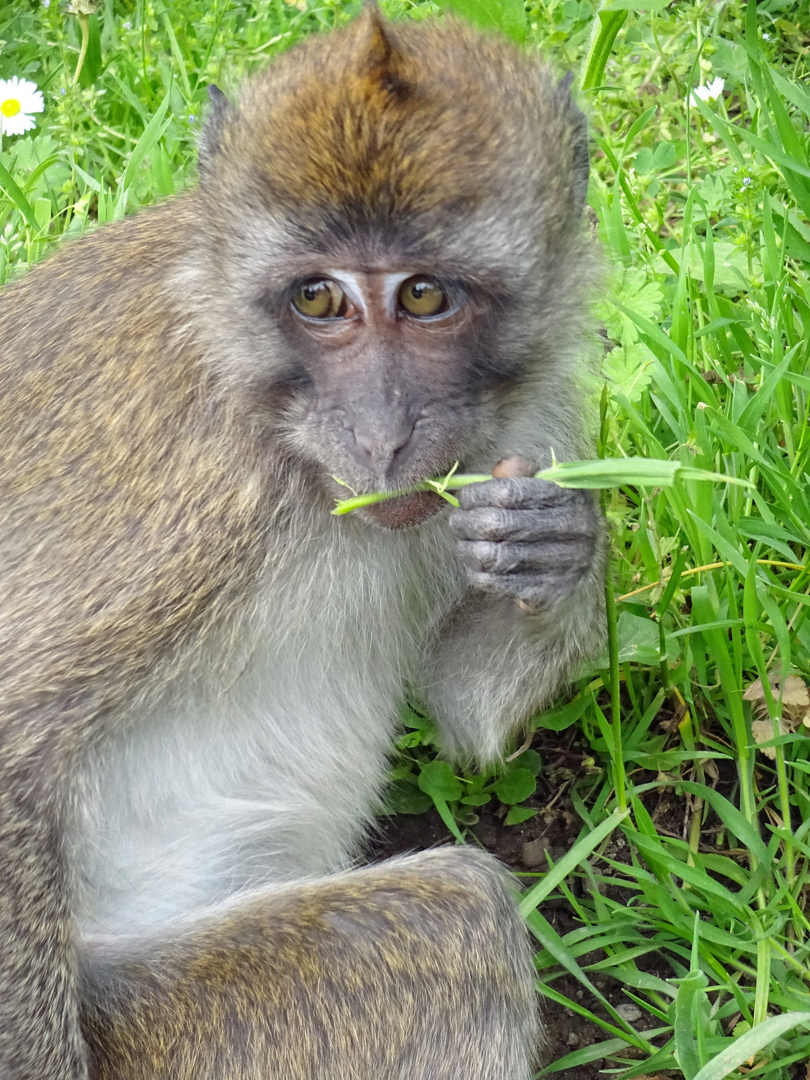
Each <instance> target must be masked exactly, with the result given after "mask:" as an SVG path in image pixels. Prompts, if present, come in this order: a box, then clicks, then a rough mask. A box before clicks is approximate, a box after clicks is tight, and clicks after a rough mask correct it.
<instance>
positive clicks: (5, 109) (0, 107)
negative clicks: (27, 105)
mask: <svg viewBox="0 0 810 1080" xmlns="http://www.w3.org/2000/svg"><path fill="white" fill-rule="evenodd" d="M21 111H22V105H21V104H20V103H19V101H17V99H16V98H13V97H10V98H6V99H5V101H0V113H2V115H3V116H16V115H17V113H18V112H21Z"/></svg>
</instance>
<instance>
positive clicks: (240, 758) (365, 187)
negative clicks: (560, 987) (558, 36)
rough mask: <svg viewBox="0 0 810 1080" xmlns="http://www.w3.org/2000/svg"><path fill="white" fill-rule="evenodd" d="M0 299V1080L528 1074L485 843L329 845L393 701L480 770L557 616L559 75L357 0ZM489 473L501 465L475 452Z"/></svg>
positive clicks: (374, 759)
mask: <svg viewBox="0 0 810 1080" xmlns="http://www.w3.org/2000/svg"><path fill="white" fill-rule="evenodd" d="M211 98H212V108H211V113H210V117H209V120H208V122H207V124H206V127H205V132H204V135H203V138H202V142H201V147H200V184H199V187H196V188H194V189H193V190H190V191H188V192H186V193H185V194H183V195H181V196H179V197H177V198H173V199H171V200H170V201H168V202H167V203H166V204H164V205H162V206H159V207H157V208H154V209H149V210H146V211H143V212H141V213H139V214H138V215H136V216H135V217H133V218H132V219H129V220H127V221H123V222H119V223H116V224H114V225H110V226H107V227H104V228H101V229H99V230H97V231H95V232H93V233H92V234H90V235H88V236H85V237H83V238H81V239H79V240H76V241H74V242H71V243H70V244H68V245H66V246H65V247H64V249H62V250H61V251H59V252H58V253H57V254H56V255H55V256H54V257H52V258H50V259H48V260H46V261H45V262H44V264H43V265H41V266H38V267H37V268H35V269H34V270H33V271H32V272H31V273H29V274H28V275H27V276H26V277H25V278H24V279H23V280H22V281H20V282H18V283H16V284H13V285H11V286H10V287H9V288H8V289H7V290H6V292H5V294H4V296H3V298H2V301H1V302H0V372H1V373H2V378H0V431H2V443H3V454H2V467H1V468H0V483H1V484H2V491H0V573H2V575H3V585H2V597H3V599H2V618H1V619H0V698H1V699H2V707H1V709H0V717H1V719H0V943H1V944H0V1076H2V1078H3V1080H85V1078H86V1077H91V1078H92V1080H113V1078H115V1080H158V1078H159V1080H226V1078H227V1080H314V1078H317V1080H528V1077H529V1076H530V1075H531V1072H532V1061H533V1058H534V1055H535V1051H536V1048H537V1045H538V1042H539V1033H538V1026H537V1020H536V1005H535V995H534V979H533V966H532V961H531V950H530V948H529V944H528V941H527V939H526V934H525V928H524V925H523V923H522V921H521V919H520V917H519V915H518V913H517V910H516V908H515V905H514V900H513V895H512V892H513V887H512V885H511V884H510V881H509V880H508V879H507V877H506V876H505V875H504V872H503V871H502V869H501V868H500V867H499V866H498V864H497V863H496V862H495V861H494V860H492V859H491V858H490V857H489V856H488V855H486V854H484V853H481V852H475V851H471V850H468V849H463V848H452V849H451V848H447V849H440V850H436V851H430V852H426V853H422V854H417V855H413V856H408V857H404V858H398V859H392V860H389V861H386V862H383V863H380V864H378V865H373V866H369V867H365V868H362V869H357V868H356V867H355V860H356V858H357V856H358V852H359V851H360V846H361V843H362V840H363V837H364V834H365V832H366V831H367V829H368V827H369V825H370V823H371V821H372V819H373V816H374V813H375V809H376V808H377V807H378V805H379V798H380V795H381V791H382V789H383V787H384V782H385V777H386V764H387V755H388V753H389V751H390V750H391V748H392V744H393V741H394V739H395V736H396V732H397V723H398V715H399V710H400V706H401V703H402V701H403V700H404V699H405V698H406V696H409V697H410V698H411V699H412V700H413V699H419V700H421V701H423V702H424V703H425V704H426V706H427V707H428V708H429V709H430V710H431V711H432V713H433V714H434V715H435V718H436V722H437V725H438V726H439V729H440V731H441V733H442V738H443V740H444V745H445V748H446V751H447V753H448V754H449V755H450V756H451V757H452V759H454V760H456V761H462V762H463V761H466V760H471V759H478V760H479V761H484V762H486V761H492V760H493V759H497V756H498V754H499V750H500V748H501V747H502V745H503V743H504V740H505V739H506V738H507V737H508V736H509V735H510V734H511V733H515V732H517V730H518V729H519V728H520V726H521V725H522V724H523V723H525V721H526V720H527V718H529V717H530V716H531V715H532V714H533V713H535V712H536V710H538V709H539V708H541V707H543V706H544V705H546V704H547V703H548V702H549V701H550V700H551V699H552V698H553V697H554V695H555V694H556V693H557V691H558V690H559V688H560V687H561V686H562V685H564V683H565V681H566V680H567V679H568V678H570V676H571V674H572V672H573V670H574V669H575V666H576V665H577V663H578V662H579V661H580V659H581V658H583V657H586V656H588V655H589V654H591V653H592V652H593V650H594V648H595V647H596V646H597V645H598V643H599V640H600V636H601V630H600V626H601V621H602V615H601V611H602V607H601V603H602V601H601V599H600V598H601V588H600V582H601V578H602V573H603V568H602V546H603V545H602V539H601V536H602V525H601V520H600V516H599V513H598V510H597V509H596V507H595V505H594V502H593V500H592V499H591V497H590V495H589V494H588V493H584V492H576V491H563V490H562V489H560V488H557V487H555V486H553V485H550V484H548V483H544V482H542V481H540V480H537V479H534V478H532V477H528V476H523V475H518V476H513V475H509V473H511V472H514V471H515V470H514V469H510V468H509V467H508V466H503V467H501V475H499V476H497V477H496V478H494V479H493V480H491V481H488V482H486V483H482V484H479V485H475V486H472V487H468V488H466V489H464V490H463V491H462V492H461V493H460V503H461V506H460V508H458V509H452V508H451V507H449V506H448V505H447V503H446V502H444V501H443V500H441V499H440V498H439V497H438V496H436V495H434V494H432V493H426V492H420V493H417V494H405V495H400V496H399V497H397V498H395V499H393V500H391V501H389V502H385V503H380V504H378V505H376V506H373V507H370V508H369V509H367V510H362V511H358V512H356V513H353V514H350V515H348V516H346V517H335V516H333V515H332V514H331V513H330V510H331V509H332V507H333V505H334V499H335V497H336V496H338V497H340V496H342V495H344V494H345V488H344V487H342V486H340V485H339V484H338V483H337V481H336V480H335V479H334V478H335V477H337V478H339V479H340V480H341V481H342V482H343V483H344V484H347V485H349V486H350V487H351V488H353V489H354V490H355V491H357V492H372V491H401V490H403V489H407V488H408V487H409V486H411V485H413V484H415V483H417V482H420V481H422V480H424V479H425V478H428V477H432V476H438V475H443V474H445V473H446V472H447V471H448V470H449V469H450V468H451V467H452V466H453V465H454V463H455V462H458V463H459V465H460V468H461V469H462V471H467V472H486V473H491V472H492V470H493V467H495V466H496V464H497V463H498V462H499V461H501V460H502V459H504V458H511V456H512V455H518V454H519V455H523V456H524V457H525V458H526V459H527V461H532V462H534V463H535V464H536V465H537V466H538V467H540V466H542V465H544V464H548V463H550V460H551V454H552V452H553V453H554V454H556V456H557V458H558V459H560V460H563V459H565V458H569V459H570V458H577V457H582V456H583V452H587V451H588V436H587V430H588V426H589V422H588V418H587V416H583V413H585V412H586V411H587V410H586V409H585V407H584V405H583V401H582V398H581V395H580V391H579V389H578V384H577V378H578V371H579V361H578V358H579V356H580V355H581V354H582V351H583V341H584V335H586V334H587V316H586V314H585V312H586V300H587V297H586V295H585V294H586V293H587V290H588V288H589V281H590V280H591V278H592V274H591V269H590V266H591V261H590V258H589V256H588V254H587V244H586V243H585V240H584V238H583V236H582V233H581V212H582V208H583V203H584V199H585V194H586V187H587V179H588V154H587V134H586V127H585V122H584V119H583V116H582V114H581V113H580V112H579V111H578V110H577V108H576V107H575V106H574V104H573V103H572V100H571V94H570V90H569V84H568V82H567V81H566V80H563V81H562V82H559V81H558V80H557V79H556V78H555V77H554V76H553V74H552V73H551V72H550V71H549V69H548V68H547V67H546V66H545V65H544V64H543V63H541V62H540V61H539V60H537V59H536V58H535V57H533V56H529V55H525V54H523V53H521V52H520V51H519V50H518V49H517V48H515V47H514V46H513V45H512V44H510V43H508V42H506V41H504V40H501V39H500V38H497V37H495V36H484V35H481V34H479V33H477V32H475V31H473V30H472V29H470V28H469V27H467V26H465V25H463V24H461V23H460V22H456V21H452V20H449V19H447V20H442V21H440V22H433V23H428V22H423V23H418V24H417V23H402V24H391V23H389V22H387V21H385V20H384V19H383V18H382V17H381V15H380V14H379V12H378V11H377V10H376V8H374V7H373V6H371V7H367V8H366V9H365V10H364V11H363V14H362V15H361V16H360V17H359V18H358V19H357V20H356V21H354V22H353V23H352V24H350V25H349V26H348V27H346V28H345V29H341V30H339V31H336V32H334V33H331V34H326V35H322V36H317V37H315V38H313V39H310V40H308V41H306V42H305V43H304V44H302V45H300V46H298V47H296V48H295V49H293V50H292V51H290V52H289V53H287V54H285V55H283V56H281V57H280V58H278V59H277V60H276V61H274V62H273V64H272V65H271V66H270V68H269V69H268V70H267V71H265V72H264V73H263V74H261V75H259V76H258V78H256V79H254V80H253V81H252V82H249V83H248V84H247V86H246V87H245V88H244V90H243V92H242V94H241V100H240V102H239V104H238V105H236V104H232V103H231V102H230V101H229V100H228V99H227V98H226V97H225V96H224V95H223V94H222V93H221V92H219V91H216V90H212V93H211ZM517 471H518V472H521V473H522V472H525V471H528V470H526V469H522V468H518V469H517Z"/></svg>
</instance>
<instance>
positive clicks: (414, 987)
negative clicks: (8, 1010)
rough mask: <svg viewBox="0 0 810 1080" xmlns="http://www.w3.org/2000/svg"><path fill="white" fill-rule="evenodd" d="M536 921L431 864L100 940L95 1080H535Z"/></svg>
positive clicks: (472, 867)
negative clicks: (531, 935)
mask: <svg viewBox="0 0 810 1080" xmlns="http://www.w3.org/2000/svg"><path fill="white" fill-rule="evenodd" d="M536 1007H537V1006H536V998H535V994H534V980H533V966H532V962H531V955H530V951H529V945H528V941H527V937H526V932H525V926H524V925H523V923H522V920H521V919H520V917H519V915H518V913H517V910H516V908H515V905H514V901H513V899H512V897H511V896H510V891H509V885H508V882H507V881H506V880H505V878H504V875H503V872H502V871H501V869H500V868H499V867H498V866H497V864H496V863H494V861H493V860H491V859H490V858H489V857H488V856H486V855H482V854H481V853H479V852H473V851H468V850H464V849H445V850H443V851H435V852H427V853H423V854H421V855H416V856H410V857H408V858H404V859H394V860H391V861H390V862H386V863H382V864H380V865H379V866H375V867H371V868H369V869H364V870H359V871H355V872H351V873H346V874H341V875H337V876H335V877H331V878H323V879H320V880H317V881H312V882H307V883H303V884H297V885H293V886H287V887H279V888H277V889H273V890H272V891H266V892H265V891H263V892H261V893H252V894H250V895H248V896H247V897H242V898H241V899H238V900H235V901H233V902H231V903H229V904H228V905H225V906H223V907H221V908H218V909H216V910H213V911H211V910H209V911H208V912H206V913H205V914H204V915H201V916H200V917H199V918H197V919H195V920H194V921H193V922H187V923H178V924H173V926H172V929H171V931H170V932H169V931H164V932H162V933H161V934H160V935H155V936H151V937H149V938H144V937H140V938H138V939H137V940H133V939H118V938H116V939H114V940H111V939H109V938H107V939H105V940H103V941H102V940H93V941H91V942H89V943H88V950H87V956H86V975H85V987H84V998H83V1012H84V1015H83V1027H84V1033H85V1037H86V1039H87V1042H88V1045H89V1056H90V1063H91V1064H90V1075H91V1077H92V1080H113V1078H114V1080H135V1078H138V1080H141V1078H144V1080H145V1078H147V1077H148V1078H150V1080H152V1078H154V1080H157V1078H161V1080H163V1078H165V1080H169V1078H171V1080H219V1078H224V1077H227V1078H228V1080H248V1078H250V1080H260V1078H261V1080H528V1077H529V1076H530V1075H531V1072H532V1068H531V1065H532V1059H533V1056H534V1052H535V1050H536V1047H537V1042H538V1036H539V1032H538V1024H537V1013H536Z"/></svg>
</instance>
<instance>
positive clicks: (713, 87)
mask: <svg viewBox="0 0 810 1080" xmlns="http://www.w3.org/2000/svg"><path fill="white" fill-rule="evenodd" d="M725 85H726V84H725V82H724V81H723V80H722V79H721V78H720V77H719V76H718V77H717V78H716V79H712V81H711V82H710V83H707V84H706V85H705V86H696V87H695V89H694V90H693V91H692V95H693V96H694V97H696V98H700V100H701V101H717V99H718V98H719V97H720V95H721V94H722V93H723V87H724V86H725Z"/></svg>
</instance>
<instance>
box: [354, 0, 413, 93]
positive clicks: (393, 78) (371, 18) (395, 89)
mask: <svg viewBox="0 0 810 1080" xmlns="http://www.w3.org/2000/svg"><path fill="white" fill-rule="evenodd" d="M390 25H391V24H390V23H388V22H386V19H385V16H384V15H383V13H382V12H381V11H380V9H379V7H378V6H377V2H376V0H366V3H365V4H364V5H363V10H362V11H361V13H360V16H359V18H358V19H357V27H358V30H359V31H360V35H361V36H360V41H361V50H362V51H361V53H360V55H359V56H358V62H359V69H360V71H362V72H363V74H364V75H366V76H367V77H368V78H369V79H370V80H371V82H372V83H373V84H375V85H376V86H377V87H379V89H380V90H382V91H384V92H385V93H387V94H391V95H392V96H394V97H397V98H403V97H405V96H407V94H408V93H409V92H410V86H409V84H408V82H407V81H406V80H405V79H404V78H403V76H402V56H401V53H400V51H399V49H398V48H397V45H396V42H395V41H394V39H393V37H392V34H391V31H390Z"/></svg>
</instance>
